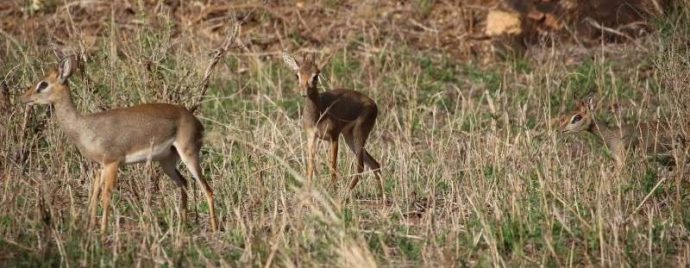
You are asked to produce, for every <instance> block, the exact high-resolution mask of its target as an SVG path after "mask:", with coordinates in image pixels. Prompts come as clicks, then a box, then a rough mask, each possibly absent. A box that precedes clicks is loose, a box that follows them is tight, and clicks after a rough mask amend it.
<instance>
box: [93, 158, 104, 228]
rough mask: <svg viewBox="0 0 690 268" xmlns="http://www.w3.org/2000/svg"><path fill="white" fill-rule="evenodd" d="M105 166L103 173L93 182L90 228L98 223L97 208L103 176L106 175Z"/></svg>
mask: <svg viewBox="0 0 690 268" xmlns="http://www.w3.org/2000/svg"><path fill="white" fill-rule="evenodd" d="M105 175H106V173H105V168H104V169H102V170H101V174H100V175H99V176H96V178H95V179H94V181H93V182H92V183H93V185H92V188H91V196H90V197H89V228H93V227H94V226H95V225H96V210H97V208H98V207H97V206H98V195H99V194H100V191H101V184H102V183H103V177H105Z"/></svg>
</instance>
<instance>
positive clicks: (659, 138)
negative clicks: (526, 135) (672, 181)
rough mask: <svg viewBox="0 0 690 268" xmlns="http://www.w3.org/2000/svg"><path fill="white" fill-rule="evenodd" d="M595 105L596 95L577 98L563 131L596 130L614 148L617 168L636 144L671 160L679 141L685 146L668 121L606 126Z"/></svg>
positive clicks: (612, 149) (604, 142) (565, 117)
mask: <svg viewBox="0 0 690 268" xmlns="http://www.w3.org/2000/svg"><path fill="white" fill-rule="evenodd" d="M596 108H597V107H596V102H595V99H594V97H593V96H590V97H589V98H588V100H587V101H586V102H585V101H578V102H577V103H576V106H575V111H573V112H572V113H571V114H569V115H567V116H564V117H563V119H562V121H561V123H560V130H561V132H562V133H583V132H589V133H592V134H594V135H595V136H596V137H597V138H598V139H599V141H600V142H602V143H603V144H604V145H606V147H607V148H608V149H609V150H610V151H611V154H612V157H613V159H614V161H615V162H616V166H617V167H618V168H620V167H622V166H623V165H624V164H625V158H626V156H627V152H628V150H629V149H631V148H633V147H638V148H640V149H641V150H643V152H645V153H647V155H648V156H654V157H657V158H658V159H660V160H669V159H671V158H672V157H674V154H673V152H674V150H675V148H677V147H678V145H679V144H680V145H681V146H682V144H683V143H684V142H685V141H684V138H683V137H682V136H681V135H680V134H682V133H683V132H676V133H674V132H673V131H672V130H673V129H671V128H670V127H669V125H668V124H665V123H661V122H658V121H651V122H642V123H638V124H628V125H622V126H615V127H611V126H607V125H605V124H603V123H600V122H597V120H596V118H595V115H594V113H595V111H596ZM674 134H679V135H674Z"/></svg>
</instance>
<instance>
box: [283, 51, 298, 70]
mask: <svg viewBox="0 0 690 268" xmlns="http://www.w3.org/2000/svg"><path fill="white" fill-rule="evenodd" d="M283 62H285V64H286V65H287V66H288V67H289V68H290V69H292V70H293V71H295V72H296V71H299V63H297V60H296V59H295V58H293V57H292V56H291V55H290V54H289V53H287V51H283Z"/></svg>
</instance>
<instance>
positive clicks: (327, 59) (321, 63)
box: [316, 54, 335, 70]
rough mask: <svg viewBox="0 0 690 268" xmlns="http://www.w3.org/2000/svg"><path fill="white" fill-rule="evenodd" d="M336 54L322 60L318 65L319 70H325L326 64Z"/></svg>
mask: <svg viewBox="0 0 690 268" xmlns="http://www.w3.org/2000/svg"><path fill="white" fill-rule="evenodd" d="M334 55H335V54H331V55H328V56H327V57H326V58H325V59H322V60H320V61H319V63H318V64H317V65H316V66H318V68H319V70H323V67H326V64H328V63H329V62H330V61H331V59H332V58H333V56H334Z"/></svg>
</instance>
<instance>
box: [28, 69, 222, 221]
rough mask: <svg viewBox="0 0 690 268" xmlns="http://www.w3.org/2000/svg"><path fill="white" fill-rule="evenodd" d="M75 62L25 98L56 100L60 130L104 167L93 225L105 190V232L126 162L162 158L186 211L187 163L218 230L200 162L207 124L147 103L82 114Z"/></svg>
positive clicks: (93, 203) (96, 186) (93, 200)
mask: <svg viewBox="0 0 690 268" xmlns="http://www.w3.org/2000/svg"><path fill="white" fill-rule="evenodd" d="M72 69H73V63H72V61H71V60H70V59H69V58H68V59H66V60H64V61H62V63H61V64H60V67H59V68H58V70H57V71H52V72H51V73H50V74H49V75H48V76H47V77H45V78H44V79H43V80H41V81H39V82H38V83H37V84H36V85H35V86H34V87H33V88H30V89H29V90H28V91H27V92H26V93H25V94H24V96H22V102H24V103H26V104H29V105H30V104H52V105H53V106H54V108H55V113H56V117H57V120H58V124H59V126H60V128H61V129H62V130H63V131H64V132H65V134H66V135H67V136H68V137H69V139H70V140H71V141H72V142H74V143H75V144H76V145H77V147H78V148H79V151H81V153H82V154H84V155H85V156H86V157H87V158H89V159H91V160H93V161H96V162H98V163H100V164H101V165H102V167H103V170H102V171H101V175H100V178H97V179H96V181H95V182H94V183H93V188H92V190H91V197H90V202H89V211H90V218H89V225H90V226H94V225H95V224H96V208H97V199H98V195H99V194H102V199H101V206H102V207H103V217H102V218H101V232H102V233H104V232H105V231H106V228H107V223H108V214H109V204H110V195H111V193H112V190H113V187H114V186H115V184H116V183H117V170H118V168H119V167H120V166H122V165H127V164H131V163H137V162H144V161H157V162H159V163H160V164H161V166H162V167H163V171H164V172H165V174H167V175H168V176H169V177H170V178H171V179H172V180H173V181H174V182H175V184H176V185H177V186H179V187H180V195H181V196H180V197H181V202H182V207H183V212H182V217H183V218H185V215H186V212H187V180H186V179H185V178H184V177H182V175H181V174H180V172H179V171H178V170H177V168H176V165H177V162H178V161H179V160H180V159H182V162H184V164H185V165H186V166H187V168H188V169H189V171H190V172H191V173H192V176H194V178H195V179H196V180H197V182H199V184H200V185H201V189H202V190H203V191H204V194H205V195H206V200H207V201H208V205H209V213H210V214H211V215H210V216H211V228H212V229H213V230H217V229H218V221H217V219H216V214H215V209H214V206H213V191H212V190H211V187H210V186H209V185H208V183H206V180H205V179H204V177H203V175H202V173H201V167H200V165H199V150H200V149H201V143H202V134H203V126H202V125H201V122H199V120H198V119H197V118H196V117H194V115H193V114H192V113H191V112H189V111H188V110H187V109H186V108H184V107H182V106H177V105H172V104H161V103H156V104H153V103H152V104H142V105H138V106H133V107H128V108H119V109H113V110H109V111H104V112H100V113H93V114H80V113H79V112H78V111H77V110H76V108H75V106H74V103H73V102H72V96H71V95H70V89H69V85H68V83H67V82H68V81H67V79H68V78H69V77H70V75H71V74H72Z"/></svg>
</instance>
